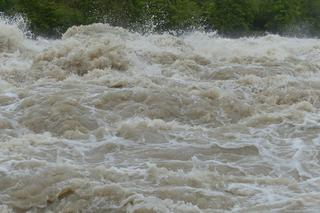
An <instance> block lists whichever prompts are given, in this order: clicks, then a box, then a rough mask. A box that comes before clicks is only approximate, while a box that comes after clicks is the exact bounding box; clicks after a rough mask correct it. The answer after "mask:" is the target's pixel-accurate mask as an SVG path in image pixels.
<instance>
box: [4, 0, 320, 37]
mask: <svg viewBox="0 0 320 213" xmlns="http://www.w3.org/2000/svg"><path fill="white" fill-rule="evenodd" d="M0 12H3V13H4V14H6V15H8V16H11V15H14V14H17V13H19V14H22V15H24V16H26V17H27V19H28V20H29V22H30V28H31V30H32V31H33V32H34V33H35V34H36V35H42V36H50V37H57V36H59V35H61V33H63V32H64V31H65V30H66V29H67V28H68V27H70V26H73V25H80V24H90V23H94V22H107V23H110V24H111V25H115V26H122V27H125V28H128V29H131V30H135V31H142V32H143V31H148V30H154V31H157V32H164V31H171V30H172V31H179V30H180V31H184V30H191V29H204V30H217V31H218V32H219V33H220V34H223V35H227V36H242V35H251V34H260V33H264V32H270V33H279V34H285V35H296V36H299V35H304V36H319V35H320V0H46V1H44V0H28V1H26V0H0Z"/></svg>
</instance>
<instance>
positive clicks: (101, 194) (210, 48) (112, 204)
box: [0, 20, 320, 213]
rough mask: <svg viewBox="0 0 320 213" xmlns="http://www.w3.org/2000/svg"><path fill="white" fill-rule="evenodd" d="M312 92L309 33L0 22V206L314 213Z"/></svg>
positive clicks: (318, 194) (318, 204) (316, 148)
mask: <svg viewBox="0 0 320 213" xmlns="http://www.w3.org/2000/svg"><path fill="white" fill-rule="evenodd" d="M319 97H320V40H318V39H297V38H284V37H280V36H277V35H267V36H264V37H257V38H239V39H227V38H222V37H219V36H217V35H215V34H208V33H201V32H193V33H189V34H185V35H182V36H173V35H169V34H163V35H158V34H149V35H141V34H138V33H132V32H129V31H128V30H125V29H122V28H116V27H111V26H109V25H106V24H93V25H89V26H78V27H72V28H70V29H69V30H68V31H67V32H66V33H65V34H64V35H63V37H62V39H59V40H46V39H37V40H32V39H29V38H28V37H27V36H26V35H25V33H24V31H23V30H20V29H19V27H18V24H16V23H11V24H8V23H5V21H4V20H3V21H0V212H29V213H33V212H115V213H116V212H123V213H125V212H129V213H171V212H174V213H175V212H177V213H194V212H195V213H200V212H204V213H215V212H217V213H219V212H243V213H247V212H314V213H316V212H319V210H320V137H319V134H320V114H319V111H320V99H319Z"/></svg>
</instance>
